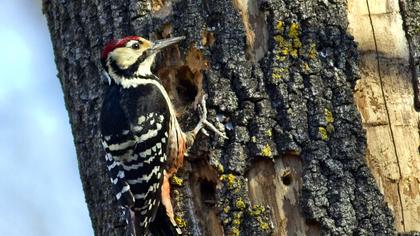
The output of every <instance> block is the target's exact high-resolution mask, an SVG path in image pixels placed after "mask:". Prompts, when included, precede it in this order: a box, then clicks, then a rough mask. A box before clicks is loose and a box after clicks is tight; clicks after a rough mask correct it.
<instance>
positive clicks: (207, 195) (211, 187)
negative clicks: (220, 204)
mask: <svg viewBox="0 0 420 236" xmlns="http://www.w3.org/2000/svg"><path fill="white" fill-rule="evenodd" d="M200 193H201V199H202V201H203V203H205V204H208V205H211V206H213V205H215V204H216V185H215V184H214V183H212V182H210V181H206V180H201V181H200Z"/></svg>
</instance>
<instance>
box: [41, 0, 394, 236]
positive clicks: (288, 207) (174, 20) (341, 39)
mask: <svg viewBox="0 0 420 236" xmlns="http://www.w3.org/2000/svg"><path fill="white" fill-rule="evenodd" d="M243 2H246V1H240V0H236V1H227V0H214V1H206V0H194V1H191V0H176V1H175V0H174V1H165V0H162V1H159V0H154V1H148V0H129V1H97V0H95V1H85V0H72V1H67V0H61V1H58V0H46V1H44V12H45V15H46V17H47V19H48V24H49V28H50V32H51V40H52V42H53V46H54V52H55V61H56V64H57V69H58V77H59V79H60V82H61V85H62V88H63V92H64V98H65V103H66V108H67V110H68V112H69V117H70V122H71V126H72V132H73V136H74V142H75V145H76V150H77V156H78V161H79V170H80V176H81V179H82V183H83V188H84V192H85V196H86V202H87V205H88V208H89V212H90V217H91V219H92V225H93V228H94V231H95V234H96V235H125V234H127V230H128V228H127V227H126V225H125V221H124V218H123V217H122V211H121V209H119V208H118V207H117V203H116V201H115V199H114V195H113V194H112V191H111V188H110V181H109V179H108V177H107V175H106V173H105V166H104V158H103V156H104V152H103V150H102V148H101V146H100V141H99V133H98V126H97V125H98V115H99V109H100V106H101V102H102V96H103V88H104V86H103V85H102V83H101V66H100V62H99V58H100V51H101V48H102V46H103V45H104V44H105V43H106V42H107V41H108V40H110V39H111V38H120V37H123V36H127V35H142V36H144V37H146V38H160V37H167V36H181V35H185V36H187V40H186V41H185V42H183V43H181V44H180V46H179V48H177V49H172V50H168V51H166V52H165V53H163V55H161V57H160V60H159V62H158V64H157V66H156V68H155V71H156V73H157V74H159V76H160V77H161V78H162V80H164V82H165V85H166V87H167V88H168V90H169V91H170V93H171V94H172V96H173V97H174V100H175V103H176V104H177V107H178V108H179V109H180V110H179V111H180V113H181V114H182V116H181V118H180V122H181V123H182V125H183V126H184V127H185V129H188V128H189V127H191V125H193V124H194V122H195V121H196V116H197V115H196V113H195V112H194V110H193V104H194V100H195V97H196V96H197V95H198V94H199V93H200V91H201V90H204V91H205V93H207V94H208V95H209V99H208V106H209V112H210V120H211V121H212V122H213V123H214V124H217V125H218V126H219V127H221V128H224V129H225V131H226V133H227V136H228V137H229V139H228V140H222V139H221V138H219V137H217V136H211V137H209V138H207V137H203V136H200V137H198V139H197V141H196V145H195V146H194V147H193V148H192V150H191V153H190V156H189V157H188V160H187V161H186V163H185V166H184V168H183V169H182V170H180V172H179V173H178V177H179V178H180V179H182V180H183V183H181V182H180V181H178V182H177V181H174V182H176V183H175V184H174V186H173V187H174V188H173V200H174V202H175V210H176V215H177V219H178V222H179V223H181V226H182V227H183V230H184V232H185V233H186V234H189V235H223V232H224V234H225V235H271V234H274V235H280V234H281V233H282V232H281V230H280V228H282V227H283V226H282V224H283V223H284V222H283V223H282V222H281V218H280V215H281V214H282V213H281V212H282V211H284V212H286V213H285V214H286V216H290V215H294V216H295V215H302V216H303V217H304V223H305V224H306V225H307V226H305V227H303V226H302V227H301V226H293V220H294V218H290V219H289V221H290V222H289V224H288V225H287V228H288V230H289V232H291V231H292V230H293V229H295V230H297V229H299V230H300V231H301V232H302V233H303V234H306V235H312V234H311V232H312V233H314V232H318V233H319V232H320V233H322V234H323V235H353V234H354V235H372V234H380V235H393V232H394V226H393V217H392V215H391V213H390V210H389V209H388V207H387V206H386V204H385V202H384V200H383V196H382V195H381V194H380V192H379V191H378V188H377V187H376V185H375V181H374V179H373V178H372V175H371V173H370V171H369V169H368V168H367V166H366V163H365V158H364V155H365V145H366V138H365V134H364V131H363V128H362V126H361V121H360V117H359V114H358V112H357V110H356V109H355V106H354V104H353V96H352V89H353V86H354V83H355V80H356V79H357V76H358V66H357V62H358V53H357V50H356V45H355V43H354V41H353V38H352V37H351V36H349V35H347V33H346V29H347V24H348V23H347V19H346V1H344V0H337V1H321V0H319V1H318V0H307V1H303V0H302V1H291V0H290V1H289V0H270V1H262V0H261V1H248V2H247V3H246V4H245V6H247V9H246V8H245V7H244V5H241V3H243ZM253 32H254V33H255V38H253ZM253 39H254V40H253ZM170 80H171V81H170ZM253 180H257V182H258V183H259V185H258V186H259V187H258V188H255V186H254V185H251V184H250V183H251V182H252V181H253ZM276 181H277V182H279V181H280V182H279V183H277V182H276ZM275 184H282V185H284V186H285V188H287V186H297V188H298V189H299V191H296V194H297V195H298V196H299V201H298V203H299V204H294V203H292V202H287V201H284V203H283V208H282V207H280V206H279V205H278V202H279V201H283V199H278V198H280V196H277V195H276V194H278V191H277V192H276V189H273V186H274V185H275ZM267 206H268V207H267ZM288 213H290V215H288ZM293 227H295V228H293Z"/></svg>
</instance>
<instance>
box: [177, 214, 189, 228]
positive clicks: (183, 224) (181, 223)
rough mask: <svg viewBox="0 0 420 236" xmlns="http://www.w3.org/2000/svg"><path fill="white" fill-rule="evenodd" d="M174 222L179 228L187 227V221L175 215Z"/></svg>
mask: <svg viewBox="0 0 420 236" xmlns="http://www.w3.org/2000/svg"><path fill="white" fill-rule="evenodd" d="M175 222H176V224H177V225H178V227H180V228H185V227H187V222H186V221H185V220H184V219H182V218H181V217H179V216H175Z"/></svg>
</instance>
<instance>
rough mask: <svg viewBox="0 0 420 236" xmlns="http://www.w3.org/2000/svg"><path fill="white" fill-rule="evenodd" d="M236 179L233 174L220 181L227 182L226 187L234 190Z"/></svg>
mask: <svg viewBox="0 0 420 236" xmlns="http://www.w3.org/2000/svg"><path fill="white" fill-rule="evenodd" d="M235 179H236V178H235V176H234V175H232V174H227V175H221V176H220V180H222V181H226V185H227V188H228V189H233V187H234V186H235Z"/></svg>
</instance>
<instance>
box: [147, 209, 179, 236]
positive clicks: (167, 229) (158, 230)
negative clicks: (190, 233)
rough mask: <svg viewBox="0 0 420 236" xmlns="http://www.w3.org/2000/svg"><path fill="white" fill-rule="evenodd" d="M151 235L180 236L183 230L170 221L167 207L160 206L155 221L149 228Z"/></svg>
mask: <svg viewBox="0 0 420 236" xmlns="http://www.w3.org/2000/svg"><path fill="white" fill-rule="evenodd" d="M149 231H150V234H151V235H153V236H180V235H182V231H181V229H180V228H179V227H178V226H177V225H176V224H174V223H172V222H171V221H170V220H169V217H168V216H167V215H166V210H165V206H163V205H162V204H160V206H159V208H158V210H157V212H156V217H155V219H154V221H153V222H152V223H151V224H150V226H149Z"/></svg>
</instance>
